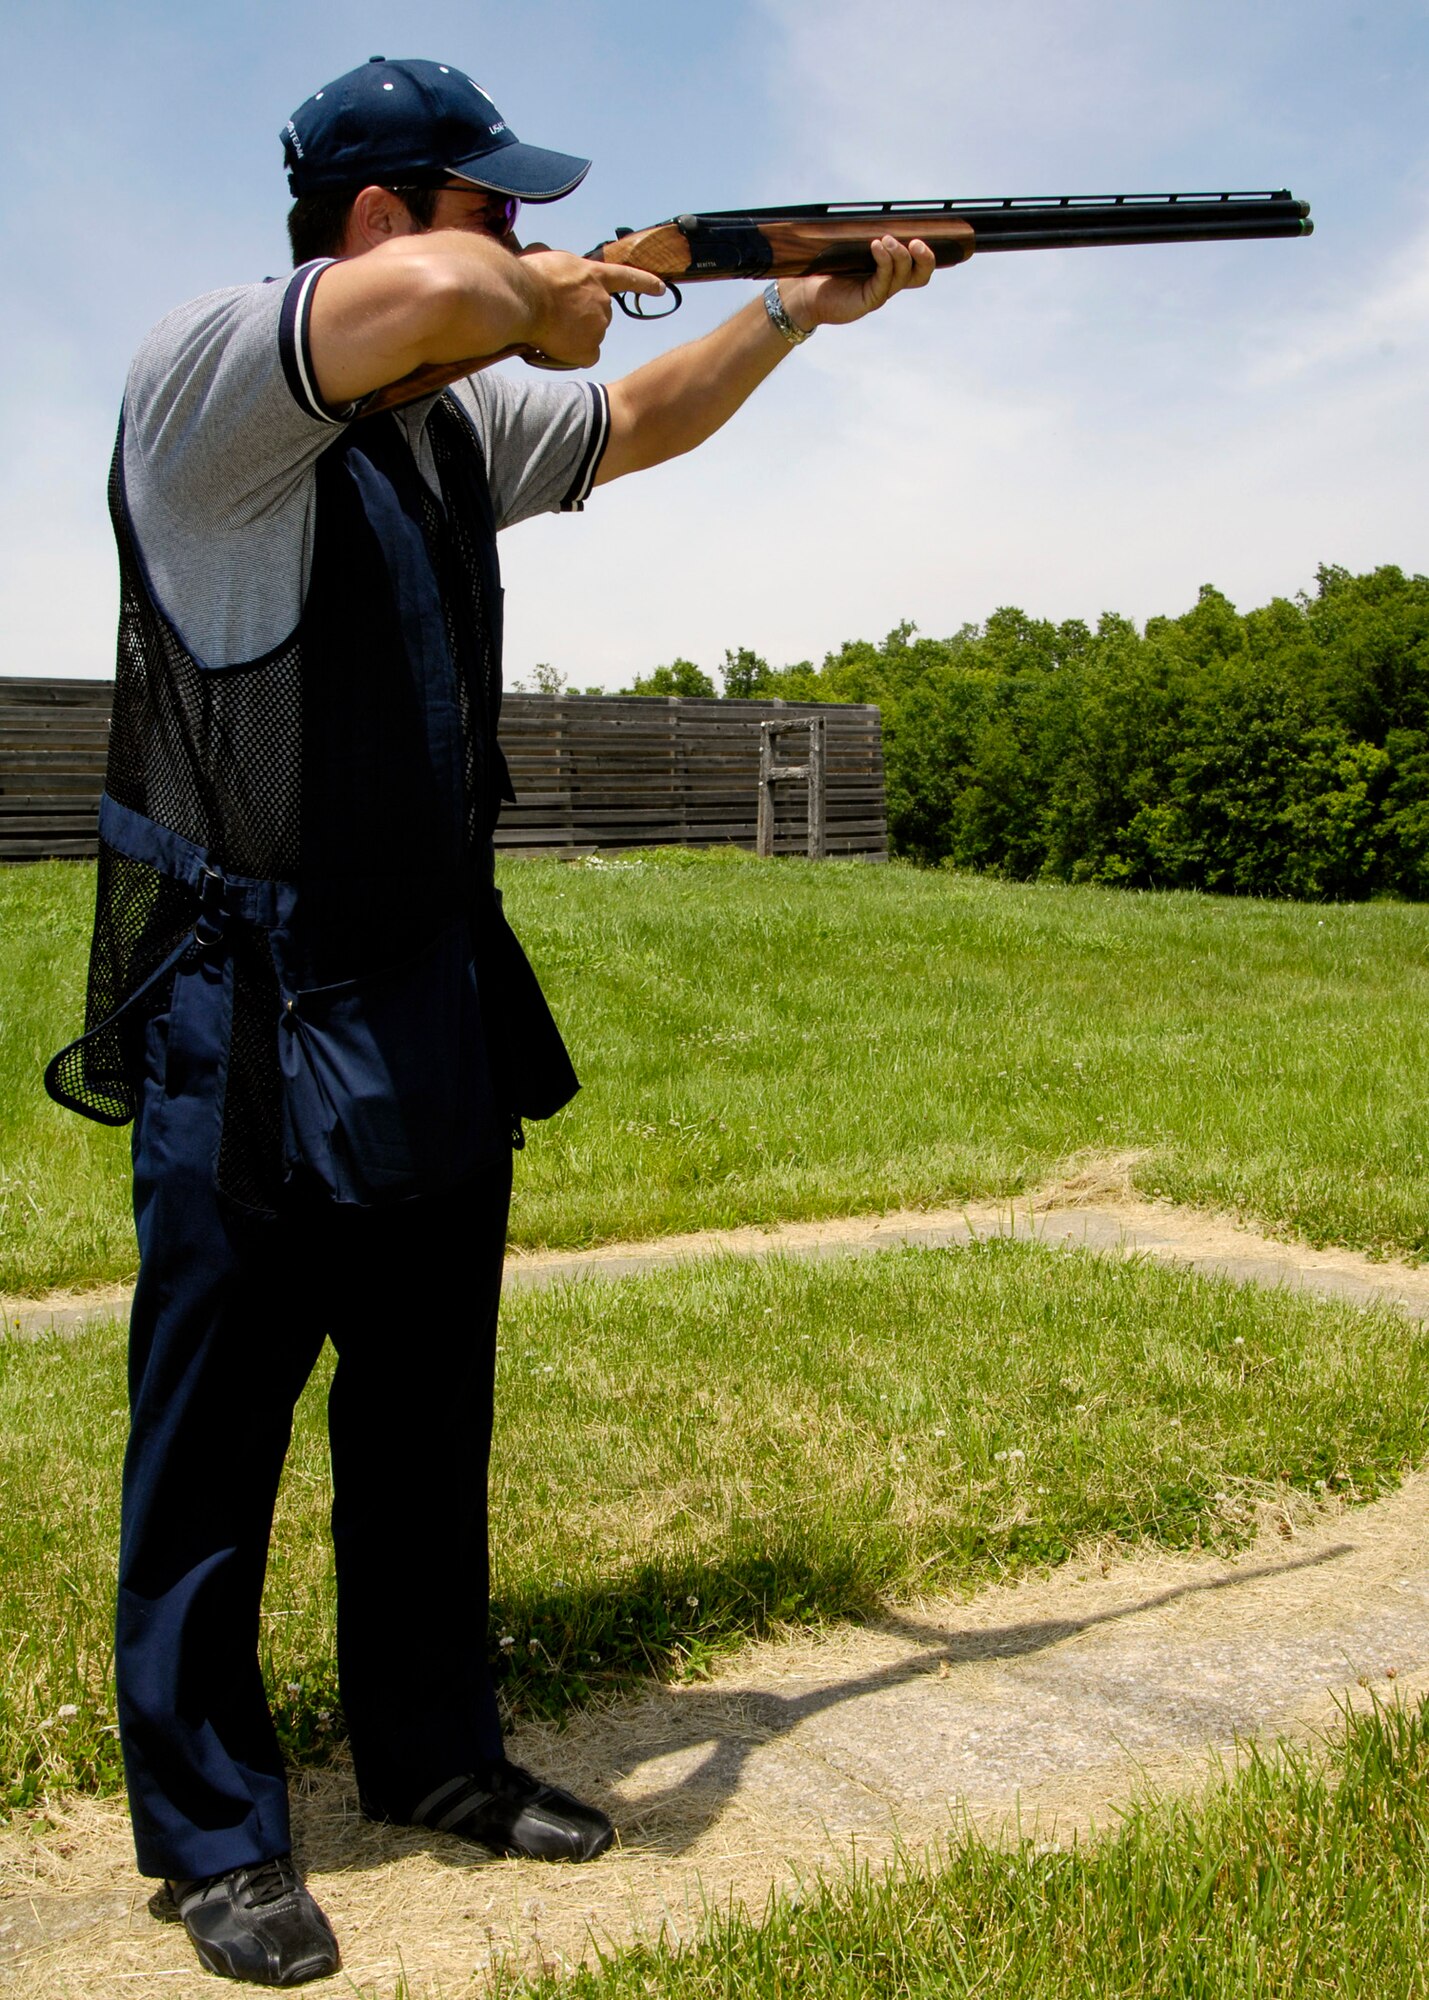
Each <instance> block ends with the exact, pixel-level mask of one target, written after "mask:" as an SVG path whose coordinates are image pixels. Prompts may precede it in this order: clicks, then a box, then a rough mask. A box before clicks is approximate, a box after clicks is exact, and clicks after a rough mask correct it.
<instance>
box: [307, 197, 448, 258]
mask: <svg viewBox="0 0 1429 2000" xmlns="http://www.w3.org/2000/svg"><path fill="white" fill-rule="evenodd" d="M362 185H363V187H370V186H371V185H372V183H371V182H370V181H364V182H363V184H362ZM361 192H362V188H360V187H352V188H329V189H326V190H324V192H323V193H322V194H300V195H299V196H298V198H297V200H296V201H295V202H294V203H293V205H292V207H291V208H290V209H289V210H288V241H289V242H290V243H291V244H292V246H293V268H294V270H296V269H297V267H298V265H299V264H307V263H309V262H310V261H311V260H312V259H313V258H314V257H340V256H341V255H342V240H343V238H344V236H346V234H347V218H348V217H349V216H350V215H351V213H352V204H353V203H354V202H355V201H356V200H357V197H358V195H359V194H361ZM440 192H441V190H440V189H439V188H434V187H429V188H428V187H404V188H403V189H402V192H401V193H400V194H399V195H398V197H397V199H398V200H399V201H400V202H401V204H402V206H403V207H404V208H405V209H406V211H407V213H408V215H410V216H411V218H412V220H413V222H415V223H416V225H417V227H418V229H430V228H431V226H432V217H433V216H434V215H435V214H436V212H437V196H438V194H439V193H440Z"/></svg>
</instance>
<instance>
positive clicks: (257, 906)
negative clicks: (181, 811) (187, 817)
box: [99, 792, 296, 943]
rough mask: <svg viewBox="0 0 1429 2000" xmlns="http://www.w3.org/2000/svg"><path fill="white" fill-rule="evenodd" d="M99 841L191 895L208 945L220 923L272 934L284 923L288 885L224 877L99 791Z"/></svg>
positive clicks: (163, 829)
mask: <svg viewBox="0 0 1429 2000" xmlns="http://www.w3.org/2000/svg"><path fill="white" fill-rule="evenodd" d="M99 837H100V839H101V840H102V841H104V842H106V843H107V845H108V846H110V847H112V848H114V849H115V850H116V851H117V852H118V853H120V854H124V855H127V856H128V858H129V859H130V860H131V861H142V862H144V863H145V864H146V865H147V866H148V867H150V868H154V869H157V870H158V872H159V874H161V875H167V876H168V877H169V878H170V880H171V881H174V882H182V883H184V884H185V885H186V887H188V888H190V889H193V890H196V891H197V893H198V896H199V901H200V905H201V911H202V914H201V916H200V919H199V921H200V924H201V925H208V926H210V927H211V928H212V929H213V932H214V935H213V938H212V940H210V939H208V938H206V937H204V935H203V932H202V931H200V938H201V941H202V942H205V943H208V942H210V941H212V942H217V938H218V937H219V936H221V935H222V919H224V918H229V919H231V918H233V917H238V918H240V919H241V920H242V921H244V922H245V923H250V924H259V925H261V926H262V928H263V929H264V930H270V931H271V930H274V929H276V927H277V926H278V925H279V924H281V923H284V922H286V920H287V918H288V916H289V915H290V914H291V911H292V906H293V900H294V897H295V895H296V888H295V885H294V884H293V883H291V882H279V881H264V880H263V879H262V878H261V877H257V876H253V875H230V874H228V873H227V872H226V871H225V870H224V869H222V868H219V867H216V866H215V865H214V863H213V861H212V860H211V859H210V858H209V855H208V853H207V851H206V849H204V848H202V847H200V846H198V845H197V843H196V842H194V841H192V840H185V839H184V837H183V835H182V834H181V833H175V832H174V831H173V830H172V829H171V828H170V827H167V826H160V824H159V822H158V821H157V820H155V819H150V818H149V817H148V815H147V814H146V813H139V812H135V811H134V810H133V809H132V807H130V806H121V805H120V804H119V802H118V800H117V799H112V798H111V797H110V796H109V794H108V792H105V793H104V794H103V795H102V796H101V798H100V801H99Z"/></svg>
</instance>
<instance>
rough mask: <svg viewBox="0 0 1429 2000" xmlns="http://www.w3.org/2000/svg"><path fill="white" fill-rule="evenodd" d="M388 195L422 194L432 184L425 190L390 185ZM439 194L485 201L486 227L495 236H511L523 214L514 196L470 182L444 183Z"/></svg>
mask: <svg viewBox="0 0 1429 2000" xmlns="http://www.w3.org/2000/svg"><path fill="white" fill-rule="evenodd" d="M387 192H388V194H398V195H402V194H421V193H427V192H430V183H428V184H427V186H426V187H425V188H424V187H422V186H421V184H419V183H415V182H410V183H407V184H405V185H401V186H392V185H390V184H389V185H388V188H387ZM436 192H437V193H438V194H475V195H480V196H482V197H483V199H484V203H485V211H486V212H485V214H484V215H483V217H482V222H483V224H484V226H485V227H486V228H487V229H489V230H490V231H491V234H492V235H493V236H509V235H510V234H511V232H512V230H513V229H514V228H515V227H516V218H517V216H518V215H519V214H520V213H521V203H520V201H519V200H518V199H517V197H516V196H515V195H514V194H494V193H492V192H491V191H490V190H489V189H487V188H479V187H473V186H472V185H471V183H470V182H469V181H444V182H443V183H442V185H441V186H440V187H439V188H438V189H437V190H436Z"/></svg>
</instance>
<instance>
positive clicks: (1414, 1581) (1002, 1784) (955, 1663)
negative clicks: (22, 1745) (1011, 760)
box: [0, 1477, 1429, 2000]
mask: <svg viewBox="0 0 1429 2000" xmlns="http://www.w3.org/2000/svg"><path fill="white" fill-rule="evenodd" d="M1361 1686H1372V1687H1374V1688H1376V1689H1377V1690H1379V1691H1381V1692H1384V1693H1393V1692H1394V1691H1395V1690H1404V1691H1406V1692H1415V1691H1418V1690H1419V1689H1421V1688H1423V1687H1425V1686H1429V1478H1423V1477H1420V1478H1416V1479H1414V1480H1412V1481H1411V1482H1410V1483H1409V1484H1408V1485H1407V1486H1406V1487H1405V1488H1404V1489H1403V1490H1402V1491H1401V1492H1400V1493H1398V1494H1396V1495H1395V1496H1394V1497H1393V1498H1392V1499H1389V1500H1387V1501H1384V1502H1381V1503H1379V1504H1377V1505H1375V1506H1373V1507H1368V1508H1364V1509H1361V1510H1358V1511H1356V1512H1353V1513H1344V1514H1338V1515H1335V1514H1329V1515H1325V1516H1322V1517H1320V1518H1319V1519H1317V1520H1316V1521H1315V1522H1313V1523H1312V1524H1311V1525H1310V1526H1309V1527H1308V1528H1307V1529H1303V1530H1298V1531H1297V1530H1296V1529H1295V1528H1294V1527H1293V1526H1292V1525H1291V1524H1290V1523H1289V1522H1285V1523H1282V1524H1281V1531H1280V1532H1276V1531H1274V1530H1272V1531H1271V1532H1270V1533H1269V1534H1268V1535H1267V1536H1266V1537H1264V1538H1263V1539H1262V1541H1261V1542H1260V1543H1259V1544H1258V1545H1257V1546H1256V1548H1255V1549H1253V1550H1252V1551H1251V1552H1249V1553H1248V1554H1247V1555H1246V1556H1244V1557H1243V1558H1242V1559H1240V1560H1239V1561H1237V1562H1224V1561H1220V1560H1214V1559H1208V1558H1184V1557H1182V1558H1178V1557H1172V1556H1166V1555H1159V1556H1149V1557H1145V1558H1141V1559H1137V1560H1133V1561H1115V1562H1109V1563H1105V1564H1103V1563H1102V1562H1100V1561H1099V1560H1097V1558H1096V1557H1095V1554H1092V1555H1089V1556H1088V1558H1087V1559H1086V1560H1084V1561H1082V1562H1078V1563H1073V1564H1071V1565H1068V1566H1067V1567H1066V1568H1064V1569H1062V1570H1060V1571H1058V1572H1056V1573H1055V1574H1054V1575H1052V1576H1049V1577H1046V1578H1042V1579H1039V1580H1037V1581H1034V1582H1031V1583H1026V1584H1023V1585H1021V1586H1019V1587H1018V1588H1016V1589H995V1590H989V1591H984V1592H982V1593H981V1594H980V1595H979V1596H978V1597H977V1598H975V1599H973V1600H971V1601H970V1602H966V1603H946V1602H944V1603H930V1604H925V1605H923V1606H921V1607H919V1608H917V1609H916V1610H909V1611H907V1612H904V1613H902V1614H899V1615H897V1616H890V1617H889V1618H887V1619H886V1620H885V1621H884V1622H883V1623H882V1624H880V1625H879V1626H877V1627H874V1628H864V1629H856V1630H851V1629H837V1630H834V1631H831V1632H829V1633H828V1634H826V1635H824V1636H821V1637H818V1638H805V1639H800V1640H798V1641H795V1642H793V1643H789V1644H767V1645H761V1646H757V1647H752V1648H750V1649H749V1650H748V1651H746V1652H745V1653H744V1654H742V1655H741V1656H740V1658H739V1660H738V1661H737V1662H736V1663H734V1664H732V1665H731V1666H730V1667H728V1668H727V1669H726V1670H725V1671H723V1672H722V1673H720V1674H719V1675H717V1676H716V1678H715V1679H714V1680H712V1681H710V1682H707V1683H705V1684H703V1685H697V1686H691V1687H684V1688H661V1689H652V1690H651V1691H649V1692H648V1693H644V1694H642V1695H640V1696H637V1697H634V1698H632V1699H629V1700H626V1701H622V1702H620V1703H617V1704H615V1705H613V1706H611V1707H609V1708H607V1709H604V1710H601V1711H598V1712H595V1713H589V1714H585V1715H582V1716H579V1717H577V1718H576V1719H575V1720H574V1721H573V1722H572V1723H571V1724H570V1726H569V1727H568V1728H567V1729H565V1730H564V1731H562V1732H556V1731H554V1730H550V1729H536V1728H527V1729H524V1730H522V1731H521V1732H520V1733H519V1734H518V1736H517V1737H516V1739H515V1741H514V1742H513V1746H512V1748H513V1754H514V1755H516V1756H518V1757H520V1758H522V1759H524V1760H526V1761H528V1762H530V1763H531V1764H533V1765H534V1766H535V1767H536V1768H537V1769H539V1770H541V1771H544V1772H547V1773H549V1774H550V1775H552V1776H553V1777H559V1778H561V1779H563V1780H565V1781H566V1782H568V1783H570V1784H572V1785H574V1786H575V1787H577V1788H578V1789H581V1790H583V1791H585V1792H586V1793H588V1794H589V1795H591V1796H593V1797H596V1798H598V1799H600V1800H601V1801H602V1802H604V1803H605V1804H606V1805H607V1806H608V1807H609V1809H610V1810H611V1812H612V1813H613V1814H614V1816H615V1818H616V1820H617V1823H618V1825H619V1826H620V1829H621V1835H622V1839H621V1845H620V1847H619V1848H618V1850H617V1851H615V1852H613V1853H612V1854H610V1855H608V1856H607V1857H605V1858H604V1859H603V1860H602V1861H600V1862H598V1863H596V1864H594V1865H593V1866H591V1867H587V1868H584V1869H581V1868H563V1867H560V1868H549V1867H547V1868H542V1867H536V1866H532V1865H529V1864H528V1865H525V1866H522V1865H519V1864H516V1863H512V1862H506V1861H497V1860H492V1859H489V1858H485V1857H483V1856H481V1855H480V1854H479V1853H477V1852H476V1851H475V1850H469V1849H465V1848H463V1847H462V1846H461V1845H460V1843H458V1842H455V1841H451V1840H446V1839H442V1838H440V1837H438V1836H429V1835H425V1834H423V1835H417V1834H410V1833H401V1832H394V1831H392V1830H388V1829H382V1828H378V1827H373V1826H369V1825H367V1824H365V1823H364V1822H362V1821H361V1820H359V1819H358V1818H357V1816H356V1803H355V1798H354V1795H353V1791H352V1787H351V1784H350V1781H349V1777H348V1774H347V1773H346V1772H345V1771H341V1770H339V1771H333V1772H325V1773H319V1774H315V1775H310V1776H308V1777H307V1778H304V1779H302V1780H300V1781H299V1783H298V1785H297V1793H298V1797H297V1801H296V1823H297V1829H298V1842H299V1848H300V1853H301V1857H302V1859H303V1861H304V1862H305V1864H306V1866H307V1868H308V1870H309V1871H310V1876H311V1880H312V1882H313V1886H314V1888H315V1890H316V1892H317V1894H318V1896H319V1897H320V1899H321V1901H322V1902H323V1904H324V1906H325V1907H326V1908H327V1909H328V1911H329V1913H330V1914H331V1916H332V1918H333V1921H334V1923H335V1925H336V1927H337V1930H338V1933H339V1936H340V1937H341V1939H342V1943H343V1949H344V1954H345V1972H344V1975H343V1979H342V1980H338V1981H334V1982H332V1983H331V1984H328V1985H324V1986H322V1987H320V1988H315V1989H314V1991H315V1992H316V1991H331V1992H339V1991H347V1992H352V1991H354V1990H361V1991H362V1992H363V1993H364V1994H365V1993H369V1992H370V1993H372V1994H373V1995H375V1996H382V2000H390V1996H391V1995H392V1994H393V1992H394V1989H395V1987H396V1983H397V1980H398V1978H399V1976H400V1975H401V1974H403V1973H405V1974H406V1977H407V1979H408V1981H409V1983H410V1991H411V1992H412V1994H413V1995H414V1996H416V1995H434V1994H436V1993H437V1992H440V1993H441V1994H442V1995H443V1996H445V1997H446V2000H454V1996H456V1995H459V1994H462V1993H467V1992H474V1991H478V1990H480V1986H481V1983H482V1975H483V1974H484V1972H485V1971H486V1969H487V1968H488V1967H489V1965H490V1963H491V1960H492V1957H493V1955H495V1954H501V1953H516V1954H519V1955H520V1956H521V1957H522V1958H523V1959H524V1960H526V1961H527V1962H535V1961H537V1960H538V1959H539V1960H543V1961H544V1962H547V1963H554V1964H559V1963H562V1962H569V1961H570V1960H572V1959H575V1958H579V1957H580V1956H581V1955H582V1954H583V1953H584V1952H585V1951H586V1950H587V1949H588V1948H589V1939H590V1937H591V1935H592V1934H594V1935H595V1936H597V1937H599V1938H601V1939H604V1940H607V1941H609V1942H612V1943H617V1944H618V1943H621V1942H624V1941H627V1940H629V1939H630V1938H631V1937H632V1936H634V1935H636V1934H637V1933H645V1934H647V1935H648V1934H650V1933H653V1932H656V1931H658V1930H659V1929H660V1928H661V1926H662V1925H663V1926H664V1927H665V1928H666V1929H667V1930H669V1931H671V1932H673V1933H676V1934H678V1935H680V1936H687V1935H689V1934H690V1933H691V1932H692V1931H693V1930H695V1929H696V1928H697V1927H698V1924H699V1922H700V1917H701V1912H702V1911H703V1910H704V1909H705V1908H706V1907H708V1906H709V1905H711V1904H715V1905H722V1904H724V1903H726V1902H727V1901H728V1900H729V1898H730V1897H731V1896H733V1897H735V1898H737V1899H740V1900H742V1901H744V1902H745V1903H746V1904H747V1905H749V1906H750V1907H751V1908H754V1909H758V1908H760V1907H762V1905H763V1902H764V1900H765V1897H766V1896H767V1894H768V1892H769V1890H770V1889H771V1887H775V1886H778V1887H781V1888H785V1889H789V1888H793V1887H795V1886H797V1884H798V1883H799V1882H801V1881H807V1880H808V1879H809V1877H810V1876H811V1875H812V1874H813V1873H815V1872H816V1871H817V1870H818V1869H820V1868H840V1867H842V1866H845V1865H846V1864H847V1862H848V1860H849V1859H850V1857H851V1856H852V1855H854V1854H855V1853H856V1854H857V1856H858V1857H859V1858H860V1859H862V1860H869V1861H874V1862H877V1861H879V1860H882V1859H884V1858H886V1857H888V1856H889V1855H891V1854H892V1852H893V1851H894V1848H895V1845H896V1844H897V1843H898V1842H899V1841H900V1840H901V1841H902V1842H903V1843H904V1844H905V1845H909V1846H912V1847H915V1848H916V1847H921V1846H923V1845H924V1844H926V1843H929V1842H933V1841H936V1840H938V1839H939V1838H941V1837H944V1836H946V1835H947V1834H948V1833H949V1832H950V1831H951V1830H953V1829H955V1828H956V1826H957V1825H958V1824H959V1819H960V1815H962V1814H964V1813H966V1814H967V1815H969V1816H970V1817H971V1818H972V1819H973V1820H974V1821H975V1822H976V1823H978V1824H981V1825H983V1826H984V1827H986V1828H988V1829H989V1830H992V1831H996V1830H998V1829H1000V1828H1005V1827H1006V1826H1008V1825H1009V1824H1010V1823H1011V1822H1012V1821H1013V1820H1014V1818H1015V1817H1016V1816H1017V1815H1019V1814H1020V1818H1021V1824H1022V1826H1023V1828H1024V1829H1034V1830H1035V1831H1036V1832H1037V1834H1038V1837H1039V1838H1046V1839H1057V1838H1066V1837H1068V1836H1069V1835H1070V1833H1071V1831H1072V1830H1073V1829H1074V1828H1086V1827H1088V1826H1089V1825H1102V1826H1105V1825H1107V1824H1108V1823H1109V1822H1110V1821H1111V1820H1112V1819H1113V1818H1114V1816H1115V1813H1116V1810H1117V1808H1118V1807H1119V1806H1120V1805H1121V1804H1122V1803H1124V1802H1125V1801H1126V1800H1127V1799H1128V1798H1130V1797H1132V1796H1134V1795H1135V1793H1136V1792H1137V1791H1138V1789H1140V1788H1142V1787H1144V1786H1145V1785H1146V1784H1148V1783H1150V1784H1152V1785H1156V1786H1183V1785H1186V1784H1188V1783H1193V1782H1195V1781H1196V1780H1197V1779H1198V1778H1200V1777H1201V1776H1202V1775H1203V1774H1204V1773H1205V1771H1206V1769H1207V1765H1208V1760H1209V1759H1211V1758H1212V1757H1213V1756H1214V1755H1215V1754H1217V1753H1220V1754H1223V1755H1224V1754H1230V1753H1231V1752H1232V1749H1233V1745H1234V1742H1235V1740H1236V1739H1237V1738H1240V1739H1242V1740H1243V1739H1244V1738H1246V1737H1247V1736H1267V1735H1269V1736H1273V1735H1276V1734H1280V1735H1284V1734H1295V1733H1299V1732H1301V1731H1304V1730H1306V1729H1313V1728H1315V1727H1318V1726H1321V1725H1323V1724H1326V1723H1328V1722H1331V1721H1333V1718H1334V1704H1335V1702H1336V1700H1337V1699H1343V1697H1344V1695H1345V1693H1346V1691H1348V1692H1349V1693H1350V1694H1351V1695H1353V1694H1354V1693H1355V1691H1356V1689H1357V1688H1359V1687H1361ZM0 1874H3V1879H4V1884H5V1889H6V1892H7V1893H6V1895H5V1899H4V1901H3V1903H0V1980H4V1981H6V1983H11V1984H13V1986H14V1988H15V1989H16V1990H22V1991H23V1992H24V1993H25V1994H26V1995H27V1996H32V2000H50V1996H54V2000H58V1996H60V1995H64V1996H66V2000H101V1996H103V2000H113V1996H114V1995H115V1994H118V1993H123V1992H126V1991H137V1992H140V1993H146V1994H147V1993H150V1992H154V1993H158V1992H162V1993H165V1994H169V1995H173V1996H174V2000H190V1996H192V2000H201V1996H204V1995H211V1994H212V1992H213V1990H214V1989H213V1985H212V1981H211V1980H210V1979H209V1978H208V1977H207V1976H206V1975H204V1974H202V1973H200V1972H199V1971H198V1969H197V1966H196V1964H195V1962H194V1961H193V1959H192V1958H191V1956H190V1952H189V1947H188V1945H187V1942H186V1940H184V1939H183V1937H182V1936H181V1935H180V1936H176V1935H175V1934H174V1933H173V1932H172V1931H169V1930H163V1929H160V1928H159V1927H158V1926H156V1925H155V1924H153V1923H152V1922H151V1921H150V1920H149V1918H148V1917H147V1916H146V1915H145V1913H144V1908H143V1901H142V1890H141V1886H140V1884H139V1882H138V1880H137V1878H136V1877H135V1875H134V1873H133V1859H132V1850H131V1848H130V1844H129V1830H128V1823H127V1819H126V1816H125V1813H124V1809H123V1806H122V1803H121V1802H119V1801H117V1800H106V1801H99V1802H96V1801H93V1800H77V1801H74V1802H72V1803H71V1804H70V1805H69V1806H68V1807H67V1808H66V1809H65V1810H64V1812H63V1813H62V1814H61V1815H60V1816H59V1825H58V1827H57V1828H56V1829H54V1830H53V1831H46V1832H43V1833H42V1832H41V1831H40V1830H39V1829H38V1828H37V1827H35V1826H31V1825H26V1824H25V1823H21V1824H20V1826H18V1827H17V1828H15V1829H14V1830H12V1831H11V1832H9V1833H8V1834H6V1835H4V1836H3V1838H0ZM344 1982H348V1983H346V1984H345V1983H344Z"/></svg>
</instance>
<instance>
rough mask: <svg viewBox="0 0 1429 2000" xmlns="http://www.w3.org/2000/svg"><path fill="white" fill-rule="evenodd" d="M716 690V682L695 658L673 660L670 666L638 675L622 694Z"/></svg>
mask: <svg viewBox="0 0 1429 2000" xmlns="http://www.w3.org/2000/svg"><path fill="white" fill-rule="evenodd" d="M714 691H715V684H714V682H713V681H712V680H711V679H710V677H709V675H708V674H707V673H706V672H705V671H704V669H703V667H697V666H696V665H695V663H694V661H693V660H671V661H670V663H669V665H668V666H663V667H656V668H655V669H654V670H653V672H651V673H648V674H642V675H637V677H636V678H635V679H634V680H633V681H632V682H631V684H630V686H629V687H628V688H622V689H621V690H620V692H621V693H622V694H665V695H670V694H683V695H712V694H713V693H714Z"/></svg>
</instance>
